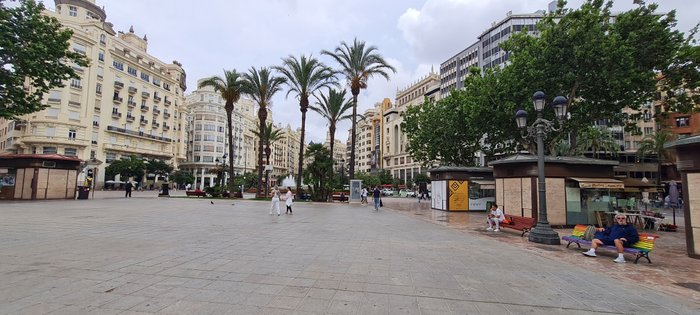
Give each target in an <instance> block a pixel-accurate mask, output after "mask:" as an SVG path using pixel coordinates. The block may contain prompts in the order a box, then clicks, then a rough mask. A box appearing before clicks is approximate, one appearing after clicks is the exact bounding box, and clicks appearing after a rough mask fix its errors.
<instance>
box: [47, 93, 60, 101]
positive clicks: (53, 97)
mask: <svg viewBox="0 0 700 315" xmlns="http://www.w3.org/2000/svg"><path fill="white" fill-rule="evenodd" d="M60 101H61V91H51V93H49V102H60Z"/></svg>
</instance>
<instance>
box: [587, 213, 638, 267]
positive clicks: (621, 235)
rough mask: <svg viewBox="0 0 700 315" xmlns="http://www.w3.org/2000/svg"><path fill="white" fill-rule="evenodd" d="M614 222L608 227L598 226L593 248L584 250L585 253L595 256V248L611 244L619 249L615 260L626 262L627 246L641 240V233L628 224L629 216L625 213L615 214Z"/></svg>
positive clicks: (592, 244) (592, 243)
mask: <svg viewBox="0 0 700 315" xmlns="http://www.w3.org/2000/svg"><path fill="white" fill-rule="evenodd" d="M615 221H616V223H617V224H614V225H613V226H611V227H607V228H598V229H597V230H598V232H596V233H595V236H594V238H593V240H592V241H591V249H589V250H588V251H587V252H583V254H584V255H586V256H589V257H595V256H596V254H595V250H596V248H598V247H599V246H601V245H611V246H613V245H614V246H615V249H617V258H615V260H613V261H614V262H616V263H624V262H625V257H624V256H623V255H622V253H623V252H624V251H625V247H629V246H630V245H632V244H634V243H636V242H638V241H639V234H637V230H636V229H635V228H634V227H633V226H632V225H629V224H627V217H626V216H625V215H624V214H617V215H615Z"/></svg>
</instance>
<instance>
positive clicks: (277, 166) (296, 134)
mask: <svg viewBox="0 0 700 315" xmlns="http://www.w3.org/2000/svg"><path fill="white" fill-rule="evenodd" d="M273 128H275V129H277V130H279V132H280V135H281V138H280V139H279V140H277V141H275V142H274V143H273V144H272V146H271V149H272V154H271V156H270V163H271V164H272V171H271V172H270V185H273V186H275V185H277V186H279V185H282V182H283V181H280V180H278V178H280V177H284V178H288V177H289V178H291V179H292V180H293V181H294V182H295V183H296V176H297V174H298V173H299V162H298V161H299V141H300V139H301V128H297V129H292V126H290V125H289V124H287V126H285V127H282V125H277V126H273ZM288 184H289V186H291V183H288Z"/></svg>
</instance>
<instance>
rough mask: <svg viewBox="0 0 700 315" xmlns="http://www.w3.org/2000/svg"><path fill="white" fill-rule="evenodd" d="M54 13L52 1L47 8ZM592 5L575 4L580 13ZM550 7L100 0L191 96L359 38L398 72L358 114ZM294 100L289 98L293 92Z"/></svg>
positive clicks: (368, 93) (460, 2)
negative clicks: (491, 29) (177, 74)
mask: <svg viewBox="0 0 700 315" xmlns="http://www.w3.org/2000/svg"><path fill="white" fill-rule="evenodd" d="M46 2H47V5H48V6H52V2H53V1H46ZM582 2H583V0H572V1H569V7H578V6H579V5H580V4H581V3H582ZM658 2H662V3H661V4H660V11H662V12H667V11H670V10H672V9H678V12H677V17H678V29H679V30H681V31H684V32H687V31H688V30H690V29H691V28H692V27H693V26H694V25H695V24H696V23H697V22H698V21H700V13H698V12H700V1H687V0H663V1H658ZM548 3H549V1H547V0H350V1H340V0H258V1H243V0H233V1H231V0H201V1H172V0H148V1H144V0H96V4H97V5H99V6H104V8H105V11H106V12H107V20H108V21H110V22H112V23H113V24H114V26H115V27H114V28H115V30H116V31H127V30H128V29H129V27H130V26H131V25H133V26H134V30H135V32H136V34H138V35H140V36H143V35H144V34H147V35H148V42H149V47H148V49H149V50H148V52H149V53H150V54H151V55H153V56H155V57H157V58H159V59H161V60H163V61H165V62H170V61H172V60H177V61H179V62H181V63H182V64H183V66H184V68H185V70H186V71H187V81H188V82H187V85H188V91H187V92H191V91H192V90H194V89H195V87H196V82H197V79H200V78H203V77H208V76H212V75H221V74H222V73H223V69H236V70H238V71H240V72H243V71H247V70H248V69H249V68H250V67H251V66H255V67H257V68H259V67H262V66H270V65H277V64H279V63H280V59H281V58H282V57H286V56H288V55H294V56H299V55H300V54H307V55H308V54H313V55H314V56H318V57H319V58H320V59H321V60H323V61H324V62H326V63H327V64H329V65H331V66H333V67H336V66H337V65H336V64H335V63H334V62H333V61H332V60H329V59H328V58H327V57H325V56H320V51H321V50H322V49H327V50H333V49H334V48H335V47H336V46H338V44H339V43H340V42H341V41H346V42H350V41H352V39H353V38H354V37H357V38H359V39H361V40H364V41H366V42H367V43H368V44H371V45H375V46H377V47H378V48H379V53H381V54H382V55H383V56H384V57H385V58H386V59H387V61H389V62H390V63H391V64H392V65H393V66H394V67H395V68H396V69H397V73H396V74H394V75H393V76H392V77H391V80H390V81H386V80H384V79H383V78H376V79H372V80H371V81H370V82H369V88H368V89H367V90H363V91H362V93H361V94H360V96H359V103H358V112H360V113H361V112H364V110H366V109H368V108H370V107H371V106H372V105H373V104H374V103H376V102H379V101H381V100H382V99H384V98H390V99H391V100H392V101H393V99H394V97H395V95H396V90H397V89H404V88H406V87H408V86H409V85H410V84H411V83H413V82H415V81H417V80H419V79H420V78H421V77H423V76H425V75H426V74H427V73H429V72H430V70H431V68H433V67H434V69H435V71H436V72H439V65H440V63H441V62H442V61H444V60H445V59H447V58H449V57H451V56H453V55H454V54H456V53H457V52H459V51H460V50H462V49H463V48H466V47H467V46H468V45H470V44H472V43H473V42H474V41H476V39H477V36H478V35H479V34H480V33H481V32H482V31H484V30H485V29H486V28H487V27H488V26H489V25H491V23H492V22H495V21H500V20H501V19H503V18H504V17H505V16H506V13H507V12H508V11H512V12H513V13H530V12H534V11H536V10H540V9H546V8H547V4H548ZM632 7H633V4H632V0H616V1H615V7H614V9H615V10H618V11H620V10H626V9H629V8H632ZM285 93H286V92H285ZM272 110H273V119H274V121H275V122H276V123H279V122H281V123H283V124H285V125H286V124H287V123H288V124H290V125H291V126H292V127H300V126H301V114H300V112H299V105H298V101H297V100H296V99H294V98H291V96H290V98H289V99H285V98H284V94H283V93H280V95H279V96H278V97H276V98H275V99H274V103H273V106H272ZM349 128H350V123H345V124H343V125H341V126H340V127H339V128H338V132H337V134H336V139H340V140H343V141H345V140H346V139H347V135H348V132H347V130H348V129H349ZM327 130H328V129H327V126H326V124H325V122H324V121H323V120H322V119H321V118H320V117H319V116H318V115H317V114H316V113H313V112H311V111H310V112H309V114H308V115H307V139H308V140H310V141H314V142H321V141H323V140H324V139H325V133H326V132H327Z"/></svg>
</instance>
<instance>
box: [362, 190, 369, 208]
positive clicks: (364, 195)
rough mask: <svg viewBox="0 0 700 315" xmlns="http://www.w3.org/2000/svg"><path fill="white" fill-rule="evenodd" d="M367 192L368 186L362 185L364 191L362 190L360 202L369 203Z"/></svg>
mask: <svg viewBox="0 0 700 315" xmlns="http://www.w3.org/2000/svg"><path fill="white" fill-rule="evenodd" d="M367 193H368V191H367V188H366V187H362V192H360V203H361V204H363V205H367V204H368V202H367Z"/></svg>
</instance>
